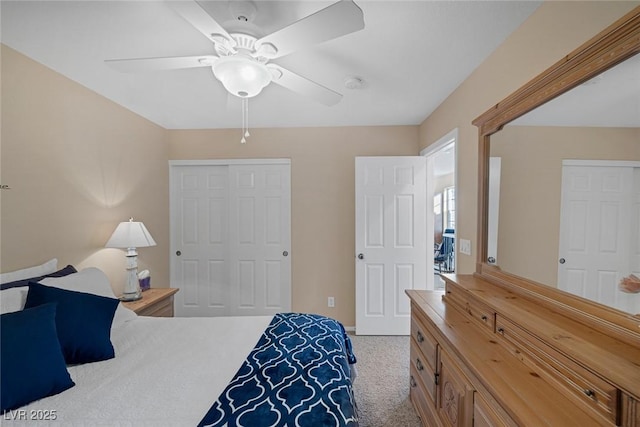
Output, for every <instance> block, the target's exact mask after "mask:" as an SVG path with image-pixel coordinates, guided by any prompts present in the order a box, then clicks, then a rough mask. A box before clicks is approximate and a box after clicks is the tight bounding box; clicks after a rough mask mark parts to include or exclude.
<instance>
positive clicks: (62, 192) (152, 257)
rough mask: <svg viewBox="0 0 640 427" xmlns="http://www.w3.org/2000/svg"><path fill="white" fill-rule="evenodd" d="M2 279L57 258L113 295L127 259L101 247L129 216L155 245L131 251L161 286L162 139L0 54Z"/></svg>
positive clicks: (34, 67)
mask: <svg viewBox="0 0 640 427" xmlns="http://www.w3.org/2000/svg"><path fill="white" fill-rule="evenodd" d="M1 53H2V105H1V107H2V133H1V138H2V139H1V144H2V145H1V150H0V153H1V157H0V167H1V169H0V176H1V183H2V184H3V185H8V186H10V187H11V189H10V190H2V191H1V192H0V197H1V199H0V203H1V208H0V209H1V222H0V230H1V236H0V238H1V244H0V250H1V252H0V262H1V265H0V271H11V270H15V269H18V268H23V267H25V266H29V265H35V264H38V263H41V262H44V261H46V260H48V259H50V258H54V257H57V258H58V259H59V263H60V264H61V266H64V265H66V264H73V265H75V266H76V267H78V268H82V267H85V266H97V267H100V268H102V269H103V270H105V272H106V273H107V275H108V276H109V278H110V280H111V282H112V284H113V286H114V288H115V291H116V292H117V293H119V292H120V290H121V289H122V286H123V284H124V271H125V258H124V252H123V251H121V250H120V249H105V248H104V244H105V243H106V241H107V239H108V238H109V236H110V235H111V233H112V232H113V230H114V229H115V227H116V225H117V224H118V223H119V222H120V221H125V220H127V219H128V218H129V216H134V217H135V218H136V219H138V220H141V221H143V222H144V223H145V225H146V226H147V228H148V229H149V231H150V232H151V234H152V235H153V237H154V239H155V240H156V242H157V243H158V245H157V246H155V247H152V248H141V249H140V250H139V265H140V266H141V267H143V268H149V269H150V270H151V272H152V276H153V278H152V284H153V285H155V286H167V284H168V279H169V269H168V266H167V262H166V261H167V255H168V249H167V248H168V244H169V239H168V233H167V230H168V228H169V201H168V200H169V196H168V190H167V188H168V169H167V157H168V154H167V147H168V144H167V135H166V131H165V130H164V129H162V128H161V127H159V126H156V125H154V124H152V123H150V122H148V121H147V120H144V119H142V118H140V117H139V116H137V115H135V114H133V113H131V112H130V111H128V110H125V109H124V108H122V107H120V106H118V105H116V104H114V103H113V102H111V101H109V100H107V99H105V98H103V97H101V96H100V95H97V94H96V93H94V92H91V91H90V90H87V89H86V88H84V87H83V86H80V85H79V84H77V83H75V82H73V81H71V80H69V79H67V78H65V77H63V76H61V75H60V74H58V73H56V72H54V71H52V70H50V69H48V68H46V67H44V66H42V65H40V64H38V63H36V62H34V61H32V60H30V59H28V58H27V57H25V56H23V55H21V54H19V53H17V52H15V51H14V50H12V49H10V48H8V47H6V46H4V45H2V52H1Z"/></svg>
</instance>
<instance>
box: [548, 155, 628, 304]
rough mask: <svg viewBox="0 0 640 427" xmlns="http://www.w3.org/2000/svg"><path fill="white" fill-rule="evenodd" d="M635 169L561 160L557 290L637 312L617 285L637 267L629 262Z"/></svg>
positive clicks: (600, 162) (614, 164) (600, 163)
mask: <svg viewBox="0 0 640 427" xmlns="http://www.w3.org/2000/svg"><path fill="white" fill-rule="evenodd" d="M634 165H635V168H634ZM638 167H640V163H638V162H609V161H573V160H572V161H563V168H562V199H561V213H560V245H559V258H560V259H559V260H558V288H559V289H562V290H566V291H568V292H571V293H573V294H575V295H579V296H582V297H584V298H587V299H590V300H593V301H596V302H600V303H603V304H606V305H608V306H611V307H615V308H618V309H620V310H623V311H626V312H632V313H637V312H639V311H640V299H639V298H637V295H634V294H627V293H624V292H621V291H620V290H619V289H618V283H619V281H620V279H621V278H622V277H624V276H627V275H629V274H631V273H632V272H634V271H636V272H637V271H638V267H639V266H638V265H637V263H636V265H635V266H634V265H633V264H634V254H633V248H634V247H635V248H636V250H637V248H638V245H639V244H638V241H637V240H638V239H637V237H638V231H637V227H638V225H637V224H638V223H639V222H640V219H639V218H638V215H639V213H640V210H639V208H638V201H637V199H638V192H639V191H640V190H639V189H638V188H637V187H636V188H634V187H635V186H634V176H635V175H636V174H638V172H637V171H638V170H640V169H638ZM634 171H635V172H634ZM635 181H636V182H638V181H640V179H637V178H635ZM634 194H635V196H634ZM634 197H635V199H636V201H635V206H634ZM634 224H635V225H634ZM634 227H635V228H634ZM634 230H636V231H635V237H636V239H634V238H633V236H634Z"/></svg>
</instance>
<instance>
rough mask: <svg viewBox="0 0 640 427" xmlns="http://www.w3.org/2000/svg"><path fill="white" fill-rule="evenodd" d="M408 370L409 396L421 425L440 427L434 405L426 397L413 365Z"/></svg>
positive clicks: (440, 423)
mask: <svg viewBox="0 0 640 427" xmlns="http://www.w3.org/2000/svg"><path fill="white" fill-rule="evenodd" d="M409 372H410V375H411V376H410V377H409V385H410V388H409V398H410V399H411V403H413V407H414V408H415V410H416V413H417V414H418V417H420V421H421V423H422V425H423V426H428V427H442V422H441V421H440V419H439V417H438V415H437V413H436V405H435V403H434V401H432V400H431V399H429V398H428V397H427V394H426V392H425V391H424V385H423V384H422V382H421V381H420V376H419V375H418V372H417V371H416V367H415V365H413V364H411V365H410V368H409Z"/></svg>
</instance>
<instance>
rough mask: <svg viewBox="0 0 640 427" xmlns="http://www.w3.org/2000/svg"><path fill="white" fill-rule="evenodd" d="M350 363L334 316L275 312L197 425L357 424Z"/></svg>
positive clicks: (348, 344) (350, 356) (306, 426)
mask: <svg viewBox="0 0 640 427" xmlns="http://www.w3.org/2000/svg"><path fill="white" fill-rule="evenodd" d="M355 362H356V358H355V356H354V355H353V351H352V348H351V341H350V340H349V337H348V336H347V334H346V333H345V331H344V328H343V326H342V325H341V324H340V323H339V322H337V321H336V320H333V319H330V318H328V317H324V316H319V315H313V314H297V313H286V314H277V315H275V316H274V318H273V320H272V321H271V323H270V324H269V326H268V327H267V329H266V330H265V332H264V334H263V335H262V337H261V338H260V340H259V341H258V344H256V346H255V348H254V349H253V350H252V351H251V353H250V354H249V356H248V357H247V359H246V360H245V361H244V363H243V364H242V366H241V367H240V369H239V370H238V372H237V373H236V375H235V377H234V378H233V380H231V382H230V383H229V384H228V385H227V388H226V389H225V390H224V391H223V392H222V394H221V395H220V396H219V397H218V400H217V401H216V402H215V403H214V404H213V406H212V407H211V409H209V411H208V412H207V414H206V415H205V417H204V418H203V419H202V421H201V422H200V424H199V425H200V426H219V427H223V426H225V427H235V426H244V427H266V426H290V427H297V426H299V427H321V426H349V427H356V426H357V425H358V418H357V414H356V407H355V401H354V398H353V389H352V387H351V377H350V371H351V369H350V367H349V365H350V364H353V363H355Z"/></svg>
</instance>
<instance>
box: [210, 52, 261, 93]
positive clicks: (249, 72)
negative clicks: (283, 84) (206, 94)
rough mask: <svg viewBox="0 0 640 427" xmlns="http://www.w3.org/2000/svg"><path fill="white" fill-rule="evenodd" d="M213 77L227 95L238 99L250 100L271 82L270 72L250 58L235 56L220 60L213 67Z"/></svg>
mask: <svg viewBox="0 0 640 427" xmlns="http://www.w3.org/2000/svg"><path fill="white" fill-rule="evenodd" d="M211 68H212V70H213V74H214V76H216V78H217V79H218V80H220V82H222V85H223V86H224V87H225V89H227V91H229V93H231V94H233V95H235V96H238V97H240V98H252V97H254V96H256V95H258V94H259V93H260V92H261V91H262V89H263V88H264V87H265V86H266V85H268V84H269V83H270V82H271V72H270V71H269V69H268V68H267V67H266V66H265V65H264V64H262V63H260V62H258V61H256V60H254V59H253V58H251V57H250V56H244V55H235V56H227V57H223V58H220V59H219V60H218V61H217V62H216V63H215V64H213V66H212V67H211Z"/></svg>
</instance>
